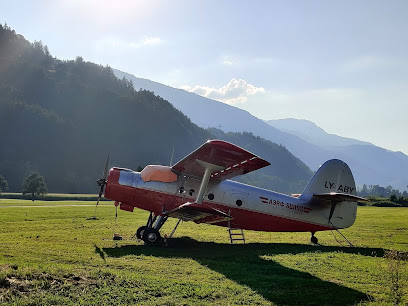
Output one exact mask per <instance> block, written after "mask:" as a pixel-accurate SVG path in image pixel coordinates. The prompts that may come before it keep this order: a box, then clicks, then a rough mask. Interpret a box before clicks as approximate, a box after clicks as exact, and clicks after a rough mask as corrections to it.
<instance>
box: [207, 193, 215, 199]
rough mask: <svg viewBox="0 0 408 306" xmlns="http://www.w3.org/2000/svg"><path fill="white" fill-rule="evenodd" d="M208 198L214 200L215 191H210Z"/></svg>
mask: <svg viewBox="0 0 408 306" xmlns="http://www.w3.org/2000/svg"><path fill="white" fill-rule="evenodd" d="M208 199H209V200H211V201H212V200H214V194H213V193H210V194H209V195H208Z"/></svg>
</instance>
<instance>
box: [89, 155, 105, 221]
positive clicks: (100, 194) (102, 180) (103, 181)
mask: <svg viewBox="0 0 408 306" xmlns="http://www.w3.org/2000/svg"><path fill="white" fill-rule="evenodd" d="M108 164H109V154H108V158H107V159H106V164H105V171H104V172H103V177H102V178H100V179H98V180H97V181H96V182H97V184H98V186H100V187H101V189H100V190H99V195H98V200H97V201H96V206H95V213H94V217H93V218H92V219H95V220H96V209H97V207H98V204H99V202H100V201H101V198H102V194H103V190H104V189H105V185H106V182H107V180H106V179H107V178H108Z"/></svg>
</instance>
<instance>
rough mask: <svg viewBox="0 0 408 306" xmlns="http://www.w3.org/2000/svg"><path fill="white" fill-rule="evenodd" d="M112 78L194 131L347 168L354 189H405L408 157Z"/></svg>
mask: <svg viewBox="0 0 408 306" xmlns="http://www.w3.org/2000/svg"><path fill="white" fill-rule="evenodd" d="M114 73H115V75H117V76H118V77H119V78H123V77H125V78H126V79H128V80H131V81H132V82H133V84H134V86H135V88H144V89H147V90H150V91H153V92H154V93H155V94H158V95H159V96H161V97H163V98H164V99H166V100H168V101H169V102H170V103H172V104H173V105H174V106H175V107H176V108H177V109H179V110H180V111H182V112H183V113H184V114H185V115H187V116H188V117H189V118H190V119H191V120H192V121H193V122H194V123H196V124H197V125H198V126H201V127H204V128H208V127H215V128H217V129H220V130H222V131H224V132H251V133H253V134H254V135H257V136H260V137H262V138H264V139H267V140H270V141H272V142H274V143H277V144H280V145H283V146H285V147H286V148H287V149H288V150H289V151H290V152H291V153H292V154H293V155H294V156H296V157H298V158H299V159H300V160H302V161H303V162H304V163H305V164H306V165H307V166H308V167H309V168H310V169H312V170H316V169H317V168H318V167H319V166H320V165H321V164H323V163H324V162H325V161H326V160H329V159H332V158H338V159H342V160H344V161H345V162H346V163H348V164H349V165H350V167H351V169H352V170H353V174H354V177H355V180H356V183H357V184H358V185H363V184H367V185H376V184H379V185H382V186H387V185H392V186H393V187H394V188H398V189H401V190H403V189H405V188H406V186H407V182H408V167H407V160H408V156H406V155H405V154H403V153H401V152H392V151H389V150H386V149H383V148H379V147H377V146H374V145H372V144H370V143H368V142H364V141H359V140H355V139H351V138H345V137H341V136H337V135H332V134H328V133H326V132H325V131H324V130H322V129H321V128H319V127H318V126H316V125H315V124H314V123H311V122H309V121H297V120H281V121H274V123H273V126H272V125H270V124H268V123H267V122H264V121H262V120H260V119H258V118H256V117H255V116H252V115H251V114H250V113H248V112H247V111H244V110H241V109H239V108H237V107H234V106H231V105H228V104H225V103H222V102H218V101H215V100H211V99H207V98H204V97H202V96H199V95H197V94H194V93H190V92H187V91H185V90H182V89H176V88H172V87H170V86H166V85H163V84H160V83H157V82H153V81H150V80H146V79H142V78H137V77H135V76H133V75H131V74H128V73H125V72H121V71H119V70H114ZM269 123H270V122H269ZM269 161H270V162H272V163H273V160H269Z"/></svg>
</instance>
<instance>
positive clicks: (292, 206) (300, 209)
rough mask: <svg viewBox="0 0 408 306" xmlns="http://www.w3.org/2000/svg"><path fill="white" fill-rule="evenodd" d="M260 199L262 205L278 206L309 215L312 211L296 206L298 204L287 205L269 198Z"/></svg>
mask: <svg viewBox="0 0 408 306" xmlns="http://www.w3.org/2000/svg"><path fill="white" fill-rule="evenodd" d="M259 198H260V199H261V201H262V203H265V204H269V205H273V206H278V207H281V208H287V209H290V210H295V211H299V212H305V213H309V212H310V211H311V210H312V209H311V208H309V207H304V206H300V205H296V204H292V203H285V202H282V201H278V200H273V199H268V198H264V197H259Z"/></svg>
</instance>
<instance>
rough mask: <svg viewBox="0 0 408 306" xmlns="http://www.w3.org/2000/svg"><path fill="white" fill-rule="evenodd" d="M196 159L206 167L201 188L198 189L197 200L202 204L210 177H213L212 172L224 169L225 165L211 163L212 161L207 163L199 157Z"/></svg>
mask: <svg viewBox="0 0 408 306" xmlns="http://www.w3.org/2000/svg"><path fill="white" fill-rule="evenodd" d="M196 161H197V162H198V163H199V164H200V166H202V167H204V169H205V171H204V176H203V178H202V180H201V185H200V190H199V191H198V194H197V198H196V200H195V202H196V203H197V204H201V203H203V198H204V193H205V190H206V189H207V186H208V182H209V181H210V178H211V172H213V171H214V170H216V171H219V170H222V169H224V167H221V166H218V165H215V164H211V163H207V162H205V161H202V160H199V159H196Z"/></svg>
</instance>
